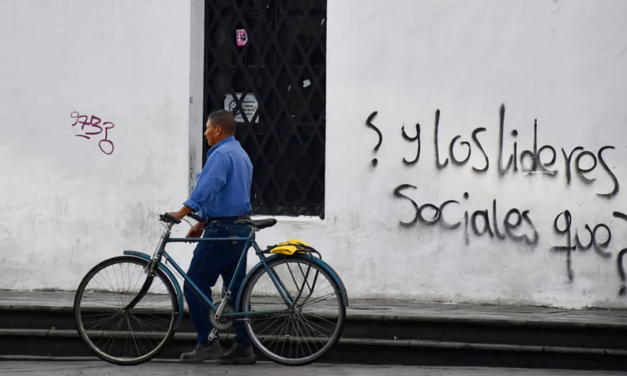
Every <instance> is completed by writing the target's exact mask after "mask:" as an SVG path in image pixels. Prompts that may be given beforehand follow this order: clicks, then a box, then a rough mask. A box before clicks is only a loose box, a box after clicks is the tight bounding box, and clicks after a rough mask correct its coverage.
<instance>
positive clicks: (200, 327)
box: [184, 220, 251, 346]
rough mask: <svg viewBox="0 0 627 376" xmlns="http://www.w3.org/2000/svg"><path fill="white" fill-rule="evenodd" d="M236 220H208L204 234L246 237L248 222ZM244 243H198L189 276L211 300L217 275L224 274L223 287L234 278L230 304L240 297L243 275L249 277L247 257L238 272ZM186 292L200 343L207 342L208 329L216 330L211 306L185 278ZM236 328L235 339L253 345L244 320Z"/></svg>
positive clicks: (205, 236)
mask: <svg viewBox="0 0 627 376" xmlns="http://www.w3.org/2000/svg"><path fill="white" fill-rule="evenodd" d="M234 222H235V221H234V220H221V221H214V222H209V224H208V226H207V227H206V228H205V233H204V234H203V238H228V237H236V238H246V237H248V236H249V235H250V227H249V226H246V225H239V224H235V223H234ZM245 244H246V241H245V240H240V241H224V240H222V241H213V242H211V241H208V242H199V243H198V245H197V246H196V249H195V250H194V257H193V258H192V262H191V264H190V266H189V271H188V272H187V276H188V277H189V278H190V279H191V280H192V281H193V282H194V284H196V286H198V288H199V289H200V290H201V291H202V292H203V293H204V294H205V295H206V296H207V297H208V298H209V299H210V300H211V301H212V302H213V299H212V297H211V288H212V287H213V286H215V284H216V282H217V280H218V277H219V276H222V282H223V283H224V290H226V289H227V288H228V287H229V284H230V283H231V281H233V286H232V289H231V293H232V294H231V299H230V301H229V304H230V305H231V306H232V307H233V308H234V309H235V304H234V303H235V300H236V299H237V293H238V292H239V289H240V286H241V285H242V282H243V280H244V277H246V257H244V259H243V260H242V265H240V268H239V271H238V273H237V275H235V274H236V273H235V272H236V269H237V264H238V263H239V260H240V257H241V255H242V252H243V251H244V245H245ZM184 294H185V299H186V300H187V306H188V307H189V313H190V316H191V318H192V323H193V324H194V328H195V329H196V332H197V333H198V343H200V344H207V343H208V338H209V333H210V332H211V330H213V325H211V322H210V321H209V307H208V306H207V305H206V304H205V303H204V302H203V301H202V299H201V298H200V297H198V296H197V295H196V293H195V292H194V290H193V288H191V287H190V286H189V283H188V282H185V286H184ZM233 328H234V330H235V340H236V341H237V342H239V343H240V344H241V345H243V346H250V345H251V343H250V339H249V338H248V334H247V333H246V329H245V328H244V323H243V322H242V321H236V322H234V323H233Z"/></svg>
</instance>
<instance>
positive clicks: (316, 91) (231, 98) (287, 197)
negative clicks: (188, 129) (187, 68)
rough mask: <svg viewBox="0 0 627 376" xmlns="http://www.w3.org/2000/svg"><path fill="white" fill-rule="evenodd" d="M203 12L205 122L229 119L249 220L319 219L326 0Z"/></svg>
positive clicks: (258, 2) (230, 3) (270, 0)
mask: <svg viewBox="0 0 627 376" xmlns="http://www.w3.org/2000/svg"><path fill="white" fill-rule="evenodd" d="M205 9H206V14H205V83H204V87H205V89H204V92H205V95H204V108H205V119H207V117H208V115H209V113H210V112H211V111H213V110H216V109H220V108H223V109H229V110H231V111H233V113H234V114H235V115H236V120H237V122H238V130H237V138H238V139H239V140H240V142H241V143H242V146H243V147H244V149H245V150H246V151H247V152H248V155H249V156H250V158H251V160H252V162H253V165H254V176H253V187H252V203H253V210H254V212H255V214H267V215H291V216H295V215H311V216H319V217H322V218H324V160H325V158H324V155H325V122H326V121H325V97H326V0H208V1H207V2H206V6H205ZM207 147H208V146H207V145H206V142H205V151H206V150H207V149H206V148H207ZM203 163H204V161H203Z"/></svg>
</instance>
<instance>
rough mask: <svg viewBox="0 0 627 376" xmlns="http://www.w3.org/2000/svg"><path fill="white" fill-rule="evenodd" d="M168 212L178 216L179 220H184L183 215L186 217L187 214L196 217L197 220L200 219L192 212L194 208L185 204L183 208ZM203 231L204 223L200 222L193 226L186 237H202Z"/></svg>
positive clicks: (175, 216)
mask: <svg viewBox="0 0 627 376" xmlns="http://www.w3.org/2000/svg"><path fill="white" fill-rule="evenodd" d="M168 214H169V215H171V216H172V217H174V218H176V219H177V220H178V221H180V220H182V219H183V217H185V216H186V215H187V216H190V217H192V218H194V219H195V220H197V221H199V220H200V218H199V217H198V216H196V215H194V214H192V209H191V208H189V207H187V206H183V208H182V209H181V210H179V211H177V212H171V213H168ZM203 232H205V229H204V226H203V223H202V222H198V223H196V224H195V225H194V226H192V228H190V229H189V231H188V232H187V235H186V236H185V237H186V238H200V237H202V234H203Z"/></svg>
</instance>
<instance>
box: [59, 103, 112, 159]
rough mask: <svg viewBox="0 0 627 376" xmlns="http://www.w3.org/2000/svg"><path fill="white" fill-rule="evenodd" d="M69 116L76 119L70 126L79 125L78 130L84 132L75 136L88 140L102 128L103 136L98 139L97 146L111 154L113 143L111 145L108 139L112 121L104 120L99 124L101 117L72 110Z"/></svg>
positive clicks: (99, 132) (100, 131)
mask: <svg viewBox="0 0 627 376" xmlns="http://www.w3.org/2000/svg"><path fill="white" fill-rule="evenodd" d="M70 117H71V118H72V119H76V121H75V122H74V124H72V126H73V127H74V126H77V125H80V127H81V129H80V131H81V132H83V133H84V134H76V135H75V136H76V137H82V138H86V139H88V140H89V139H91V136H96V135H99V134H101V133H102V132H103V130H104V138H103V139H101V140H100V141H98V147H100V150H101V151H102V152H103V153H105V154H106V155H111V154H113V151H114V150H115V145H113V141H111V140H109V130H110V129H113V128H114V127H115V125H114V124H113V123H111V122H110V121H106V122H104V123H102V125H101V122H102V119H100V118H99V117H97V116H94V115H91V116H87V115H81V114H80V113H78V112H76V111H73V112H72V113H71V114H70ZM85 127H87V129H85Z"/></svg>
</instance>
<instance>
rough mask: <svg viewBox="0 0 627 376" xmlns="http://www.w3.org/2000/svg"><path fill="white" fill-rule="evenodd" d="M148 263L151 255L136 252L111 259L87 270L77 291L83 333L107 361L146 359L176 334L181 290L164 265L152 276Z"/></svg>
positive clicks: (76, 306) (77, 313)
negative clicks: (171, 280)
mask: <svg viewBox="0 0 627 376" xmlns="http://www.w3.org/2000/svg"><path fill="white" fill-rule="evenodd" d="M147 265H148V261H146V260H143V259H140V258H137V257H131V256H122V257H115V258H112V259H109V260H105V261H103V262H101V263H100V264H98V265H96V266H95V267H94V268H93V269H92V270H90V271H89V272H88V273H87V275H86V276H85V278H83V281H82V282H81V284H80V285H79V288H78V290H77V291H76V296H75V298H74V319H75V321H76V328H77V330H78V333H79V335H80V336H81V338H82V339H83V341H84V342H85V344H86V345H87V346H88V347H89V348H90V349H91V350H92V351H93V352H94V353H95V354H96V355H97V356H98V357H100V358H101V359H103V360H106V361H107V362H110V363H113V364H118V365H134V364H140V363H143V362H146V361H148V360H150V359H151V358H153V357H154V356H156V355H157V354H158V353H159V352H160V351H161V350H162V349H163V348H164V347H165V345H166V344H167V342H168V341H169V340H170V338H172V335H173V334H174V325H175V322H176V319H177V317H178V315H179V313H180V312H179V306H178V300H177V296H176V293H175V291H174V288H173V287H172V283H171V282H170V280H169V279H168V277H167V276H166V275H165V274H164V273H163V272H162V271H161V270H159V269H157V270H156V271H155V275H154V276H149V275H148V274H147V273H146V272H145V271H144V270H145V267H146V266H147ZM131 302H134V303H136V304H134V305H133V304H130V303H131ZM129 304H130V306H129Z"/></svg>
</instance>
